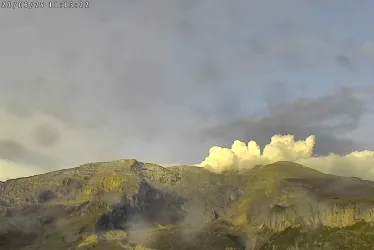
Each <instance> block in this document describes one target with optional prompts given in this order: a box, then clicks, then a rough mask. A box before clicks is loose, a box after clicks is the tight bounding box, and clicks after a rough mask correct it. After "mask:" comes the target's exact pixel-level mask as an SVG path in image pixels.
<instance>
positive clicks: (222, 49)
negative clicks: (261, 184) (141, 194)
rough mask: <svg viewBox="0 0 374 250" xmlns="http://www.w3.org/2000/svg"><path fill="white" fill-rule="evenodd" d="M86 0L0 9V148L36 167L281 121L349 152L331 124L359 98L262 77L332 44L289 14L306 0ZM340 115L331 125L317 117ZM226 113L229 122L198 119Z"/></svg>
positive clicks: (306, 62)
mask: <svg viewBox="0 0 374 250" xmlns="http://www.w3.org/2000/svg"><path fill="white" fill-rule="evenodd" d="M90 3H91V7H90V9H86V10H83V9H81V10H60V9H58V10H54V9H45V10H33V11H28V10H21V9H19V10H17V11H4V12H3V11H2V13H1V15H0V34H1V37H2V39H1V41H0V46H1V48H4V49H3V50H2V56H1V61H0V66H1V67H0V141H2V142H7V143H3V144H2V148H1V149H2V157H5V158H6V159H8V160H14V161H22V162H26V163H29V164H32V165H36V167H37V168H39V169H42V170H43V171H48V170H52V169H55V168H58V167H65V166H71V165H73V164H78V163H84V162H87V161H98V160H108V159H113V158H120V157H135V158H139V159H141V160H148V161H156V162H188V163H195V162H198V161H200V160H201V159H202V158H203V156H205V154H206V150H207V149H208V148H209V147H210V146H211V145H212V144H219V145H221V144H227V143H231V142H232V141H233V140H234V139H241V140H246V139H255V140H257V141H259V142H260V144H261V143H262V144H264V143H265V142H267V141H268V139H269V138H270V137H271V136H272V135H273V133H281V132H282V133H283V132H284V133H286V132H288V133H293V134H295V135H296V136H297V137H298V136H305V135H306V134H308V133H309V132H312V133H313V134H316V136H317V146H316V151H317V152H319V153H324V152H327V151H328V150H330V151H334V152H343V151H344V152H345V150H349V149H342V148H341V146H340V142H342V140H349V139H342V138H340V137H339V136H338V135H339V134H342V133H344V132H347V131H350V130H352V129H355V128H357V126H358V125H357V122H358V121H359V120H360V118H361V116H362V115H363V113H364V112H365V111H364V109H363V108H362V107H361V106H360V105H363V104H362V103H360V102H358V101H356V99H354V98H353V97H351V94H347V93H345V94H344V93H343V92H344V91H342V92H339V94H335V95H333V96H331V97H329V98H331V99H332V100H335V102H337V104H336V103H334V101H329V100H327V99H329V98H327V99H326V98H325V99H324V98H321V99H315V100H313V99H311V100H299V101H296V102H294V103H288V99H289V98H291V97H292V95H289V93H288V90H287V87H286V86H285V85H286V84H287V79H276V80H275V81H274V80H272V79H269V78H270V77H269V73H271V72H276V71H279V70H281V71H282V70H285V71H287V70H294V71H299V70H309V69H313V68H314V67H316V66H319V65H321V64H323V63H325V59H324V57H323V56H324V55H325V54H328V53H327V52H329V49H330V47H329V46H331V44H329V41H328V40H326V39H325V38H324V37H322V36H321V35H320V34H318V33H317V32H315V31H314V30H313V29H309V28H305V27H308V25H307V23H305V22H307V21H305V22H301V21H300V20H303V17H304V16H306V15H305V13H308V10H310V9H309V8H310V7H311V5H310V4H309V3H305V2H303V1H296V0H287V1H286V2H282V3H280V2H279V1H275V0H265V1H242V0H240V1H237V2H235V4H233V3H232V2H225V1H216V0H214V1H213V0H209V1H203V2H201V1H171V0H163V1H157V3H156V2H152V3H150V2H149V1H141V0H140V1H118V0H116V1H114V0H113V1H110V2H108V1H106V2H105V3H104V2H102V1H95V0H92V1H90ZM287 6H293V8H294V9H295V10H297V11H295V12H293V13H292V14H290V13H289V7H287ZM67 12H69V18H67V15H66V13H67ZM264 13H266V22H263V23H262V25H261V29H257V28H256V27H257V26H256V25H257V24H256V25H253V24H254V23H256V20H259V18H260V20H262V18H263V16H262V15H263V14H264ZM5 23H7V25H5ZM255 26H256V27H255ZM265 33H269V34H272V35H271V36H269V35H264V34H265ZM342 54H344V53H343V52H342ZM286 78H287V77H286ZM273 79H274V78H273ZM280 83H284V85H283V86H282V84H280ZM261 85H265V87H266V88H265V90H264V92H261V91H260V90H259V89H261V88H262V87H261ZM301 88H302V85H301V84H300V86H299V85H298V86H294V89H301ZM253 92H257V93H258V95H259V96H260V97H259V98H258V100H256V102H258V103H261V102H263V101H264V100H263V99H264V98H265V99H267V100H265V101H267V104H268V106H269V109H270V113H269V114H268V115H267V116H265V117H263V116H264V115H263V114H261V115H260V116H250V115H248V113H251V112H252V111H248V110H247V109H248V106H250V105H248V103H251V100H249V99H250V98H252V97H253V96H255V95H254V94H253ZM300 92H303V91H302V90H301V91H300ZM348 92H349V91H348ZM349 93H350V92H349ZM300 96H302V93H301V94H300ZM344 100H345V101H351V102H352V103H351V105H350V106H349V105H347V104H345V103H344ZM324 105H327V108H325V107H324ZM340 106H341V107H340ZM297 107H298V108H297ZM343 107H345V109H344V110H346V111H343ZM253 109H255V111H258V109H259V107H255V108H253ZM292 109H294V111H292V112H291V111H288V110H292ZM305 110H307V111H305ZM344 116H348V120H347V121H346V122H345V121H344V123H342V124H341V125H340V126H332V125H331V124H323V122H326V123H328V122H329V121H328V120H329V119H330V118H331V119H332V117H337V119H340V120H341V121H343V118H344ZM238 117H248V120H249V121H245V120H244V119H243V120H238V121H236V120H237V119H238ZM308 119H314V122H313V124H309V123H310V121H307V120H308ZM226 122H227V123H231V124H234V125H235V124H236V125H235V126H234V128H235V129H236V130H237V131H234V130H235V129H234V130H233V131H230V132H229V131H227V130H226V128H225V126H224V125H222V126H219V128H215V129H210V128H211V127H217V124H224V123H226ZM330 122H333V121H330ZM318 123H319V124H318ZM227 129H229V128H227ZM230 129H231V128H230ZM207 130H209V132H206V131H207ZM214 131H217V133H214ZM248 131H252V132H248ZM220 132H222V133H220ZM218 134H219V135H218ZM250 137H251V138H250ZM318 137H321V138H318ZM324 140H325V141H324ZM9 142H11V143H9ZM12 143H13V144H12ZM319 144H320V145H319ZM12 145H13V146H12ZM14 145H17V146H14ZM345 145H350V148H351V147H352V148H353V147H354V146H359V145H355V142H354V141H352V140H349V143H346V144H345ZM46 156H48V157H46ZM45 157H46V158H47V159H48V160H47V159H46V158H45Z"/></svg>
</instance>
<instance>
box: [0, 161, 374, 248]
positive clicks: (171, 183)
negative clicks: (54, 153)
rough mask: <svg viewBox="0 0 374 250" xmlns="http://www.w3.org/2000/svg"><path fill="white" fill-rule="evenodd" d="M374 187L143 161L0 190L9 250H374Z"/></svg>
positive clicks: (0, 220) (274, 169) (296, 171)
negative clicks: (159, 164) (373, 224)
mask: <svg viewBox="0 0 374 250" xmlns="http://www.w3.org/2000/svg"><path fill="white" fill-rule="evenodd" d="M373 221H374V183H372V182H368V181H363V180H360V179H357V178H343V177H337V176H332V175H325V174H322V173H320V172H318V171H315V170H312V169H309V168H306V167H304V166H301V165H298V164H295V163H291V162H277V163H274V164H271V165H266V166H257V167H255V168H253V169H250V170H248V171H246V172H241V173H239V172H225V173H223V174H215V173H212V172H209V171H208V170H206V169H203V168H198V167H193V166H171V167H168V168H164V167H161V166H158V165H155V164H150V163H141V162H138V161H136V160H131V159H130V160H118V161H113V162H104V163H90V164H85V165H83V166H80V167H77V168H72V169H65V170H60V171H55V172H51V173H47V174H43V175H38V176H33V177H27V178H20V179H16V180H9V181H6V182H3V183H0V249H9V250H12V249H24V250H26V249H27V250H31V249H40V250H43V249H45V250H49V249H61V250H62V249H160V250H164V249H171V250H172V249H178V250H184V249H185V250H187V249H207V250H210V249H212V250H213V249H288V250H290V249H374V242H373V240H372V239H373V238H374V237H372V236H373V232H374V229H373V226H372V222H373Z"/></svg>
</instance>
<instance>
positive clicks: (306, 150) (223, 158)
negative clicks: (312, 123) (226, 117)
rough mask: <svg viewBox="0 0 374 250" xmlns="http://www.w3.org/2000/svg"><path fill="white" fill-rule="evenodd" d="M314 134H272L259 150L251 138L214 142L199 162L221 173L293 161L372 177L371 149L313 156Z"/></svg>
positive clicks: (373, 158)
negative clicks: (297, 137)
mask: <svg viewBox="0 0 374 250" xmlns="http://www.w3.org/2000/svg"><path fill="white" fill-rule="evenodd" d="M314 146H315V136H313V135H312V136H309V137H308V138H306V139H305V140H304V141H295V137H294V136H293V135H274V136H273V137H272V138H271V141H270V143H269V144H268V145H266V146H265V147H264V149H263V151H262V152H261V149H260V147H259V145H258V144H257V143H256V142H255V141H250V142H249V143H248V145H246V144H245V143H244V142H241V141H238V140H236V141H235V142H234V143H233V144H232V146H231V148H221V147H218V146H214V147H212V148H211V149H210V150H209V155H208V156H207V157H206V158H205V160H204V161H203V162H202V163H200V164H199V166H201V167H206V168H208V169H210V170H211V171H214V172H217V173H221V172H222V171H225V170H230V169H239V170H243V169H249V168H251V167H253V166H255V165H257V164H269V163H273V162H276V161H281V160H282V161H293V162H297V163H300V164H302V165H304V166H307V167H310V168H313V169H316V170H318V171H321V172H323V173H327V174H334V175H340V176H354V177H360V178H362V179H367V180H373V181H374V151H355V152H352V153H350V154H347V155H343V156H341V155H337V154H329V155H328V156H321V157H316V156H313V148H314Z"/></svg>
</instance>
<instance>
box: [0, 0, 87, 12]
mask: <svg viewBox="0 0 374 250" xmlns="http://www.w3.org/2000/svg"><path fill="white" fill-rule="evenodd" d="M89 7H90V2H89V1H1V8H2V9H13V10H15V9H43V8H50V9H87V8H89Z"/></svg>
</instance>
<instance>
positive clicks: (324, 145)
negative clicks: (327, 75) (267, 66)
mask: <svg viewBox="0 0 374 250" xmlns="http://www.w3.org/2000/svg"><path fill="white" fill-rule="evenodd" d="M273 91H274V92H273V93H272V91H270V90H269V93H270V95H271V96H272V95H273V94H276V93H279V91H277V89H276V88H275V89H273ZM280 93H281V92H280ZM355 93H356V92H355V91H354V90H353V89H350V88H343V89H341V90H340V91H338V92H336V93H334V94H332V95H328V96H324V97H321V98H318V99H299V100H296V101H294V102H291V103H287V102H282V103H279V104H278V105H273V106H272V105H270V110H269V114H267V115H265V116H263V117H262V118H255V117H253V118H242V119H238V120H234V121H230V122H229V123H223V124H221V125H219V126H213V127H212V128H210V129H207V130H205V131H204V132H203V134H202V135H203V136H207V137H209V138H214V139H215V140H218V141H219V142H221V144H220V143H218V144H217V145H223V146H228V145H230V144H231V143H232V142H233V141H234V140H236V139H239V140H242V141H250V140H255V141H256V142H258V143H259V145H261V146H264V145H266V144H267V143H268V140H269V138H270V137H271V136H272V135H275V134H293V135H295V136H296V138H305V137H307V136H309V135H315V136H316V141H317V144H316V146H315V150H314V152H315V153H316V154H319V155H325V154H328V153H330V152H332V153H337V154H347V153H349V152H352V151H353V150H359V149H362V148H360V147H361V146H360V145H359V144H358V143H357V142H355V141H353V140H351V139H346V138H344V137H342V135H344V134H345V133H348V132H350V131H353V130H354V129H356V128H357V127H358V126H359V122H360V119H361V118H362V116H363V114H364V113H365V112H366V102H365V101H364V100H363V99H362V98H358V97H357V96H356V95H355Z"/></svg>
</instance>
